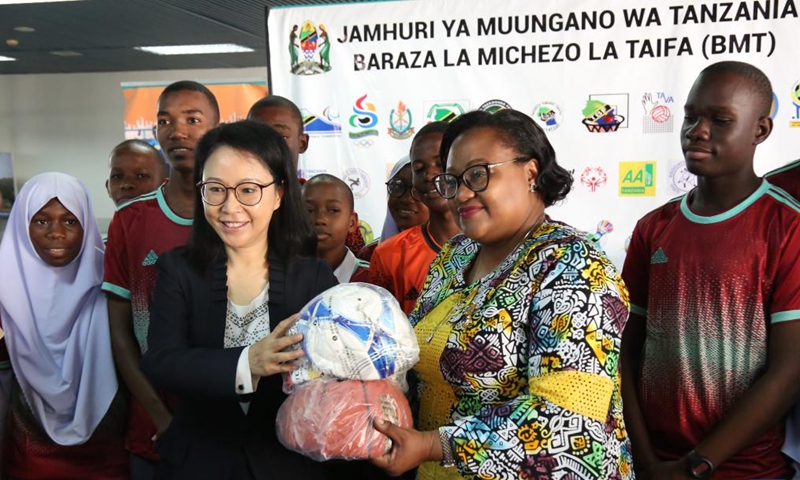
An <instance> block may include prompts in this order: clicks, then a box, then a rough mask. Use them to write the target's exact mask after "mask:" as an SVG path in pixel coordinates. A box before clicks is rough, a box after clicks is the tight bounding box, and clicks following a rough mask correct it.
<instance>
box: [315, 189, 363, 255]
mask: <svg viewBox="0 0 800 480" xmlns="http://www.w3.org/2000/svg"><path fill="white" fill-rule="evenodd" d="M345 188H347V187H346V186H345V185H341V184H339V183H333V182H328V181H321V182H314V181H311V182H309V183H306V184H305V185H304V186H303V203H304V204H305V206H306V210H307V211H308V214H309V215H310V216H311V221H312V223H313V224H314V230H316V233H317V255H318V256H324V255H325V254H326V253H328V252H334V251H337V250H344V248H346V247H345V241H346V240H347V234H348V233H352V232H355V231H356V229H357V228H358V216H357V215H356V214H355V213H354V212H353V206H352V205H350V203H349V202H348V197H347V194H348V192H347V191H345V190H344V189H345Z"/></svg>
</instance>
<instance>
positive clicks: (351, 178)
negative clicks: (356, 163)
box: [342, 168, 371, 198]
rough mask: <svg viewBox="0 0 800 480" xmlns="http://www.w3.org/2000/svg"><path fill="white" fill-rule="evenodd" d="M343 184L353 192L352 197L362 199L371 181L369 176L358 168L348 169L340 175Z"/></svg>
mask: <svg viewBox="0 0 800 480" xmlns="http://www.w3.org/2000/svg"><path fill="white" fill-rule="evenodd" d="M342 179H343V180H344V183H346V184H347V186H348V187H350V190H352V191H353V196H354V197H356V198H362V197H363V196H364V195H366V194H367V192H369V187H370V186H371V185H370V184H371V181H370V178H369V175H367V172H365V171H364V170H361V169H360V168H348V169H347V170H345V171H344V172H343V173H342Z"/></svg>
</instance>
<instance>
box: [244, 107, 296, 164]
mask: <svg viewBox="0 0 800 480" xmlns="http://www.w3.org/2000/svg"><path fill="white" fill-rule="evenodd" d="M251 119H253V120H258V121H260V122H263V123H266V124H267V125H269V126H270V127H272V128H273V129H274V130H275V131H276V132H278V133H280V134H281V136H282V137H283V139H284V140H286V145H288V146H289V151H290V152H292V163H293V164H294V171H295V172H296V171H297V165H298V163H299V161H300V154H301V153H305V151H306V149H308V135H306V134H305V133H304V131H303V119H301V118H297V115H295V113H294V111H292V109H291V108H288V107H277V106H275V107H262V108H260V109H259V110H257V111H255V112H253V113H252V115H251Z"/></svg>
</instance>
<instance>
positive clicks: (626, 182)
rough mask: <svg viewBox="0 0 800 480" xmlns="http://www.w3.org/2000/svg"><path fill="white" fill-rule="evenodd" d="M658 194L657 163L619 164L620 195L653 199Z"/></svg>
mask: <svg viewBox="0 0 800 480" xmlns="http://www.w3.org/2000/svg"><path fill="white" fill-rule="evenodd" d="M655 194H656V162H619V195H620V196H621V197H653V196H655Z"/></svg>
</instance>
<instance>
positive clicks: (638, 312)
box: [631, 303, 647, 317]
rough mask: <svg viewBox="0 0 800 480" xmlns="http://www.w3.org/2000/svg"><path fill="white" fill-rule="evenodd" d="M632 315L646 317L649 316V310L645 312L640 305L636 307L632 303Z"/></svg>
mask: <svg viewBox="0 0 800 480" xmlns="http://www.w3.org/2000/svg"><path fill="white" fill-rule="evenodd" d="M631 313H633V314H636V315H639V316H640V317H646V316H647V310H645V309H644V308H642V307H640V306H639V305H634V304H632V303H631Z"/></svg>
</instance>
